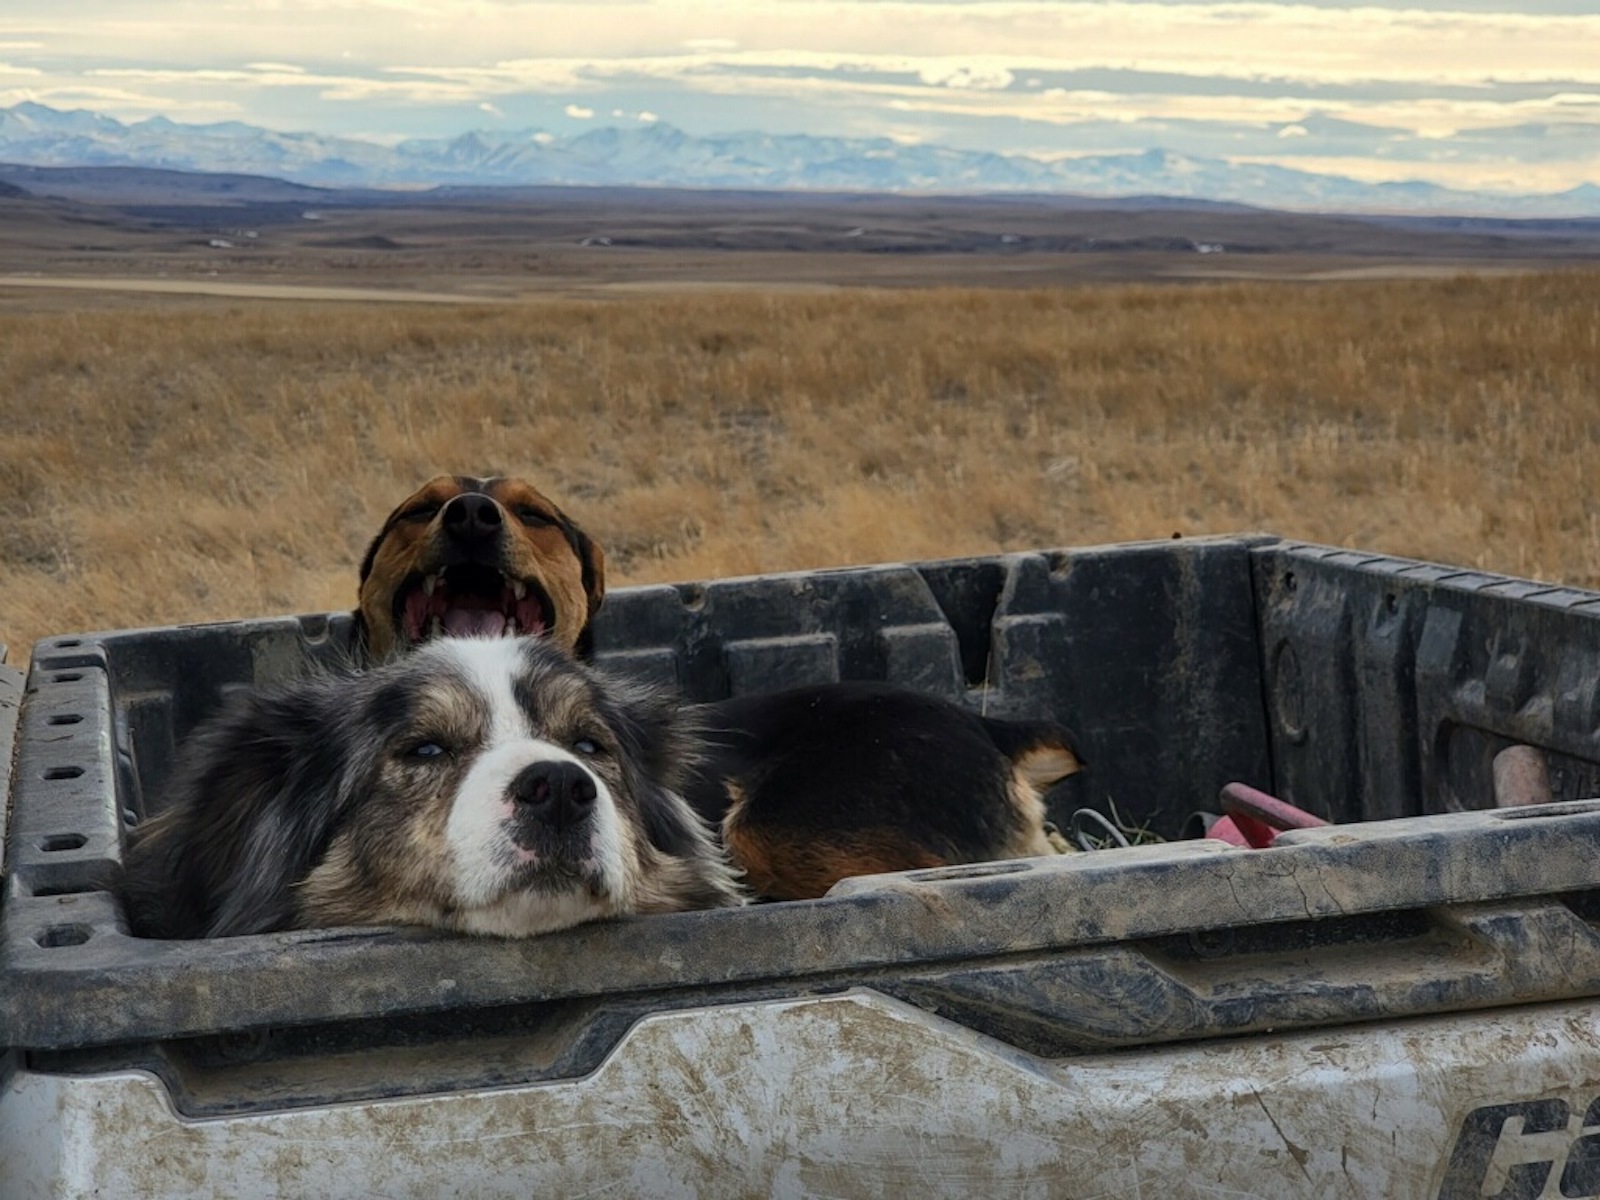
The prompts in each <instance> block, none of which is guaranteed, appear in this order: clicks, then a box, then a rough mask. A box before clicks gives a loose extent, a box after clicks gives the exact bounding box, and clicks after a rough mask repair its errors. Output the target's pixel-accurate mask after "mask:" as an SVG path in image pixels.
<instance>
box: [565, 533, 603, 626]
mask: <svg viewBox="0 0 1600 1200" xmlns="http://www.w3.org/2000/svg"><path fill="white" fill-rule="evenodd" d="M569 525H570V522H569ZM571 529H572V535H573V537H572V548H573V550H575V551H576V552H577V555H578V561H579V562H580V563H582V564H583V591H584V594H585V595H587V596H588V597H589V620H591V621H592V620H594V615H595V613H597V612H599V611H600V602H601V601H602V600H604V599H605V598H606V554H605V551H604V550H602V549H600V543H599V542H597V541H595V540H594V539H593V538H592V537H590V536H589V535H588V534H587V533H585V532H584V531H583V530H581V529H579V528H578V527H577V526H576V525H571Z"/></svg>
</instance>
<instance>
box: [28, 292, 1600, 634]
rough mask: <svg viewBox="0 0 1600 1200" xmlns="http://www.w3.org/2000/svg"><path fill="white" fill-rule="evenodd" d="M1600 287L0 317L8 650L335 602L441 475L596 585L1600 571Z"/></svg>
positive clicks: (1582, 580) (676, 300) (901, 295)
mask: <svg viewBox="0 0 1600 1200" xmlns="http://www.w3.org/2000/svg"><path fill="white" fill-rule="evenodd" d="M1597 441H1600V276H1597V275H1596V274H1594V273H1582V272H1572V273H1552V274H1548V275H1529V276H1519V277H1501V278H1496V279H1479V278H1469V277H1463V278H1457V279H1447V280H1428V281H1403V282H1356V283H1337V284H1332V283H1324V284H1316V285H1299V284H1285V283H1237V284H1207V285H1188V286H1177V285H1172V286H1152V285H1141V286H1095V287H1085V288H1081V289H1058V290H1049V291H999V290H995V291H977V290H939V289H931V290H922V291H908V292H896V293H879V292H842V293H835V294H829V295H800V296H797V295H779V294H772V295H765V296H763V295H732V296H730V295H704V296H694V295H682V296H656V297H650V298H640V299H627V300H612V301H601V302H568V303H554V302H551V303H534V304H527V305H504V306H484V307H465V308H463V307H453V308H430V307H413V306H375V305H368V306H356V305H349V306H338V305H327V306H309V305H305V306H302V305H283V304H267V303H259V304H257V303H243V302H241V303H225V302H217V303H215V304H213V305H211V306H196V305H194V304H193V303H186V304H165V305H163V304H161V303H157V302H152V303H150V304H148V305H144V306H141V307H137V308H132V309H129V308H117V309H112V308H95V307H88V306H86V307H83V308H81V309H65V310H61V309H58V310H54V311H38V312H33V313H24V314H16V313H9V314H4V315H0V571H3V575H0V641H8V642H9V643H10V644H11V647H12V652H13V657H14V658H15V657H17V655H18V653H19V652H25V651H26V647H27V646H28V645H29V644H30V643H31V642H32V641H33V640H35V639H37V638H39V637H41V636H44V635H46V634H50V633H58V632H66V631H77V630H88V629H107V628H122V627H129V626H136V625H144V624H152V623H168V622H178V621H192V620H209V619H220V618H226V617H235V616H260V615H266V614H270V613H278V612H289V611H314V610H327V609H338V608H348V607H350V606H351V604H352V603H353V596H354V579H355V567H356V564H357V562H358V560H359V557H360V554H361V551H362V550H363V548H364V546H365V542H366V539H367V538H368V537H369V536H370V535H371V534H372V532H373V531H374V530H375V529H376V527H377V525H378V524H379V522H380V521H381V520H382V518H383V516H384V514H385V513H386V512H387V511H388V509H389V508H390V507H391V506H392V505H393V504H394V503H395V502H396V501H398V500H399V499H400V498H401V497H402V496H403V495H404V494H405V493H407V492H408V491H409V490H410V489H411V488H412V487H413V486H414V485H415V484H416V483H417V482H419V481H420V480H421V479H423V478H425V477H427V476H429V475H431V474H433V473H436V472H439V471H450V472H461V473H474V474H477V473H490V472H503V473H517V474H525V475H527V476H528V477H530V478H531V479H533V480H534V481H535V482H536V483H537V484H539V485H540V486H541V487H542V488H543V489H544V490H545V491H546V492H548V493H549V494H550V495H552V496H553V497H555V498H556V499H557V500H558V501H559V502H561V503H563V505H564V506H565V507H566V508H567V510H568V511H569V513H571V514H572V515H573V516H574V517H575V518H576V519H577V520H578V521H579V522H580V523H581V524H582V525H584V527H585V528H586V529H588V530H589V531H590V532H592V533H593V534H594V535H595V536H596V537H597V538H598V539H599V540H600V542H601V543H602V545H603V546H604V547H605V548H606V550H607V552H608V555H609V561H610V581H611V583H612V584H613V585H618V584H626V583H637V582H648V581H657V580H664V579H693V578H704V577H711V576H719V575H729V574H744V573H750V572H758V571H772V570H779V569H789V568H807V567H815V566H821V565H827V564H840V563H855V562H874V561H886V560H896V559H920V558H931V557H942V556H951V555H962V554H974V553H987V552H993V551H997V550H1007V549H1017V548H1026V547H1041V546H1063V545H1074V544H1086V543H1094V542H1104V541H1114V540H1122V539H1130V538H1144V537H1168V536H1171V535H1172V534H1173V533H1174V532H1181V533H1183V534H1185V535H1194V534H1202V533H1214V532H1227V531H1235V530H1242V529H1258V530H1261V529H1264V530H1271V531H1274V532H1278V533H1282V534H1284V535H1287V536H1293V537H1300V538H1307V539H1314V540H1318V541H1325V542H1332V543H1338V544H1345V545H1354V546H1360V547H1363V548H1371V549H1374V550H1382V551H1386V552H1390V553H1396V554H1402V555H1412V556H1417V557H1423V558H1430V559H1435V560H1440V561H1445V562H1451V563H1459V564H1464V565H1471V566H1478V567H1483V568H1489V569H1494V570H1501V571H1507V572H1512V573H1515V574H1521V575H1530V576H1534V577H1539V578H1545V579H1552V580H1558V581H1563V582H1568V583H1573V584H1579V585H1587V586H1596V585H1600V516H1597V513H1600V507H1597V505H1596V504H1595V502H1594V500H1593V499H1592V492H1593V490H1594V484H1593V478H1594V474H1595V470H1596V464H1597V461H1600V460H1597V457H1596V449H1597Z"/></svg>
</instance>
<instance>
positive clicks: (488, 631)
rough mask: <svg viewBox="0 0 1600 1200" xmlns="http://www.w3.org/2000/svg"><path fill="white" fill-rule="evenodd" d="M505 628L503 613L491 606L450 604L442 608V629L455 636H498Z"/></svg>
mask: <svg viewBox="0 0 1600 1200" xmlns="http://www.w3.org/2000/svg"><path fill="white" fill-rule="evenodd" d="M505 629H506V618H505V615H504V614H503V613H500V612H497V611H495V610H494V609H492V608H457V607H456V606H455V605H451V606H450V607H449V608H447V609H445V610H444V631H445V632H446V633H449V634H453V635H455V636H456V637H499V636H500V635H501V634H503V633H504V632H505Z"/></svg>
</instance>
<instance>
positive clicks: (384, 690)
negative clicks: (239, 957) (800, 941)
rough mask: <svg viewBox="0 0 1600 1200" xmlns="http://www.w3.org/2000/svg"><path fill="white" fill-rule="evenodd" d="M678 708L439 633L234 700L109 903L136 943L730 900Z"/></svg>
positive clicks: (461, 926) (138, 832)
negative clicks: (690, 788) (689, 786)
mask: <svg viewBox="0 0 1600 1200" xmlns="http://www.w3.org/2000/svg"><path fill="white" fill-rule="evenodd" d="M694 752H695V743H694V741H693V738H692V736H691V734H690V732H689V730H688V728H687V726H686V724H685V721H684V718H683V712H682V709H681V706H680V705H679V704H678V703H677V700H676V698H675V697H673V696H671V695H669V694H663V693H661V692H658V691H652V690H648V689H644V688H641V687H639V686H637V685H634V684H630V683H626V682H623V681H620V680H616V679H613V678H610V677H608V676H606V675H604V674H602V673H600V672H597V671H594V670H592V669H590V668H588V667H586V666H584V665H583V664H581V663H578V662H577V661H575V660H574V659H573V658H572V657H571V656H570V655H569V654H567V653H566V652H565V651H563V650H561V649H560V648H559V647H557V646H556V645H554V644H553V643H551V642H548V641H544V640H540V639H534V638H506V637H499V638H489V637H466V638H462V637H452V636H438V637H434V638H431V639H426V640H425V642H424V644H421V645H419V646H417V647H416V648H415V650H414V652H413V653H410V654H404V655H399V656H396V657H394V658H391V659H389V660H388V661H386V662H384V663H382V664H380V665H378V666H376V667H373V668H371V669H370V670H366V671H353V670H342V671H328V672H323V673H319V674H312V675H308V676H303V677H300V678H298V679H294V680H288V681H284V682H280V683H277V684H272V685H265V686H261V687H257V688H254V689H246V690H244V691H242V692H240V693H237V694H235V695H234V696H232V697H230V698H229V700H228V701H227V702H226V703H225V704H224V707H223V708H222V710H221V711H219V712H218V713H217V714H215V715H214V716H213V717H211V718H210V719H209V720H208V721H207V722H205V723H204V724H202V725H201V726H200V727H199V728H198V729H197V731H196V732H195V733H194V734H193V735H192V736H191V737H190V738H189V739H188V740H186V742H185V743H184V747H183V752H182V757H181V759H180V765H179V769H178V771H177V773H176V782H175V785H174V786H173V788H172V789H171V791H170V793H169V796H170V799H169V802H168V804H167V806H166V807H165V808H164V809H163V810H162V811H161V812H159V813H156V814H155V815H153V816H152V817H150V818H149V819H148V820H146V821H144V822H142V823H141V824H140V825H139V826H138V827H137V828H136V829H135V830H134V832H133V834H132V836H131V840H130V844H129V847H128V850H127V853H126V854H125V856H124V862H123V867H122V869H121V875H120V879H119V881H118V884H117V887H118V891H119V892H120V893H121V896H122V899H123V903H124V908H125V911H126V912H127V914H128V918H129V924H130V927H131V929H132V931H133V932H134V933H135V934H136V935H139V936H144V937H160V938H201V937H226V936H232V935H238V934H251V933H267V932H272V931H276V930H282V929H298V928H313V927H324V926H332V925H375V924H383V925H387V924H405V925H422V926H431V927H435V928H441V929H449V930H455V931H458V932H464V933H478V934H492V935H499V936H503V937H526V936H531V935H534V934H539V933H546V932H549V931H551V930H555V929H561V928H565V927H567V926H571V925H576V924H578V923H580V922H584V921H591V920H596V919H601V918H606V917H614V916H623V915H627V914H631V913H659V912H677V911H682V910H685V909H696V908H713V907H720V906H725V905H733V904H739V903H742V902H743V900H744V894H743V892H742V891H741V889H740V887H739V886H738V884H737V882H736V880H735V876H734V874H733V872H732V871H731V870H730V868H729V866H728V863H727V860H726V857H725V855H724V853H723V851H722V849H721V848H720V847H719V846H718V845H717V844H716V842H715V839H714V838H713V837H712V835H711V833H710V832H709V830H708V829H707V827H706V826H705V825H704V824H702V822H701V820H700V819H699V818H698V817H697V816H696V814H695V813H694V811H693V810H692V809H691V808H690V807H689V805H688V804H687V803H686V802H685V801H684V799H683V798H682V797H681V795H680V789H681V788H682V787H683V785H684V782H685V779H686V772H687V769H688V766H689V764H690V763H691V762H692V761H693V758H694Z"/></svg>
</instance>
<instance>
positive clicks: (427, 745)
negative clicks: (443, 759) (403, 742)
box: [410, 742, 444, 758]
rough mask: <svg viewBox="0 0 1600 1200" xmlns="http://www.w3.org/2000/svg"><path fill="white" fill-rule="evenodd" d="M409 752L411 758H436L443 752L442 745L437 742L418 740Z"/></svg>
mask: <svg viewBox="0 0 1600 1200" xmlns="http://www.w3.org/2000/svg"><path fill="white" fill-rule="evenodd" d="M410 753H411V757H412V758H438V757H439V756H440V755H442V754H443V753H444V747H443V746H441V745H439V743H438V742H418V743H417V744H416V745H415V746H413V747H411V752H410Z"/></svg>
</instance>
